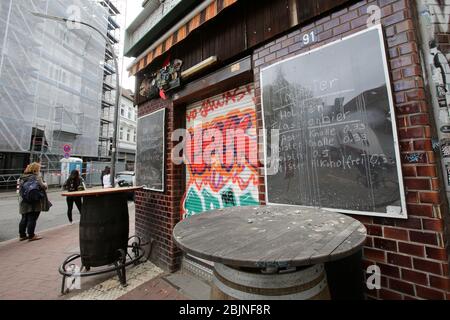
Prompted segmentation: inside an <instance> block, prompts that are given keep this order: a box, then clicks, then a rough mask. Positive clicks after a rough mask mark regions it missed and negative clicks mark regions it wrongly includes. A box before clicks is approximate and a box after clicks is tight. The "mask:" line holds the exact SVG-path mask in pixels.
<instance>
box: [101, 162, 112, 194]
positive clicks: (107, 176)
mask: <svg viewBox="0 0 450 320" xmlns="http://www.w3.org/2000/svg"><path fill="white" fill-rule="evenodd" d="M104 173H105V175H104V176H103V189H108V188H112V185H111V169H110V168H109V167H106V168H105V171H104Z"/></svg>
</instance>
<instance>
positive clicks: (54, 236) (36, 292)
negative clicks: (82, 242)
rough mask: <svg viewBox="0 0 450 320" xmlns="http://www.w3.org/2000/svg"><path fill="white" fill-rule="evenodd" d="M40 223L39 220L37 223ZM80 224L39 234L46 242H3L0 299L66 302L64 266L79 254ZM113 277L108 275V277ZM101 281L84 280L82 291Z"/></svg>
mask: <svg viewBox="0 0 450 320" xmlns="http://www.w3.org/2000/svg"><path fill="white" fill-rule="evenodd" d="M38 223H39V221H38ZM78 232H79V225H78V224H73V225H66V226H62V227H59V228H55V229H52V230H48V231H44V232H40V235H42V236H43V237H44V239H42V240H40V241H36V242H28V241H24V242H19V241H18V239H13V240H10V241H6V242H2V243H0V270H1V272H0V300H2V299H11V300H47V299H64V298H66V297H62V296H61V295H60V290H61V280H62V277H61V275H60V274H59V273H58V268H59V266H60V265H61V263H62V262H63V261H64V259H65V258H67V257H68V256H69V255H71V254H74V253H78V252H79V237H78ZM132 234H134V205H131V207H130V235H132ZM109 277H111V275H107V276H106V278H109ZM106 278H105V276H103V277H102V278H100V277H99V278H92V280H87V279H88V278H85V279H86V280H85V279H83V281H82V289H85V288H88V287H90V286H93V285H95V284H97V283H98V282H99V281H100V279H102V280H104V279H106Z"/></svg>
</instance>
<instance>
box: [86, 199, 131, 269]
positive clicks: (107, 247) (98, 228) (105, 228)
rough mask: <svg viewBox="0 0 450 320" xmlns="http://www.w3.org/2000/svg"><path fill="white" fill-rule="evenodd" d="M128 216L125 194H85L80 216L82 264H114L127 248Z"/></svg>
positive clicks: (89, 265)
mask: <svg viewBox="0 0 450 320" xmlns="http://www.w3.org/2000/svg"><path fill="white" fill-rule="evenodd" d="M128 232H129V215H128V204H127V195H126V194H112V195H102V196H90V197H84V202H83V206H82V210H81V219H80V254H81V262H82V264H83V266H86V267H88V268H90V267H100V266H106V265H110V264H113V263H114V262H115V261H117V259H118V258H119V257H120V253H119V249H122V250H125V251H126V250H127V245H128Z"/></svg>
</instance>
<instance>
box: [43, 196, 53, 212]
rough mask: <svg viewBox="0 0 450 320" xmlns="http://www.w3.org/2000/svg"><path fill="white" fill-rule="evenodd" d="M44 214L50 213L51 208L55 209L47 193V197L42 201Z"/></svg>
mask: <svg viewBox="0 0 450 320" xmlns="http://www.w3.org/2000/svg"><path fill="white" fill-rule="evenodd" d="M42 202H43V203H42V209H41V210H42V212H48V211H50V208H51V207H53V203H51V202H50V200H48V197H47V193H45V197H44V199H43V200H42Z"/></svg>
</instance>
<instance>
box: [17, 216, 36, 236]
mask: <svg viewBox="0 0 450 320" xmlns="http://www.w3.org/2000/svg"><path fill="white" fill-rule="evenodd" d="M40 214H41V213H40V212H28V213H25V214H23V215H22V220H20V224H19V233H20V237H21V238H26V237H27V233H28V238H32V237H34V230H35V229H36V222H37V219H38V218H39V215H40Z"/></svg>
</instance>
